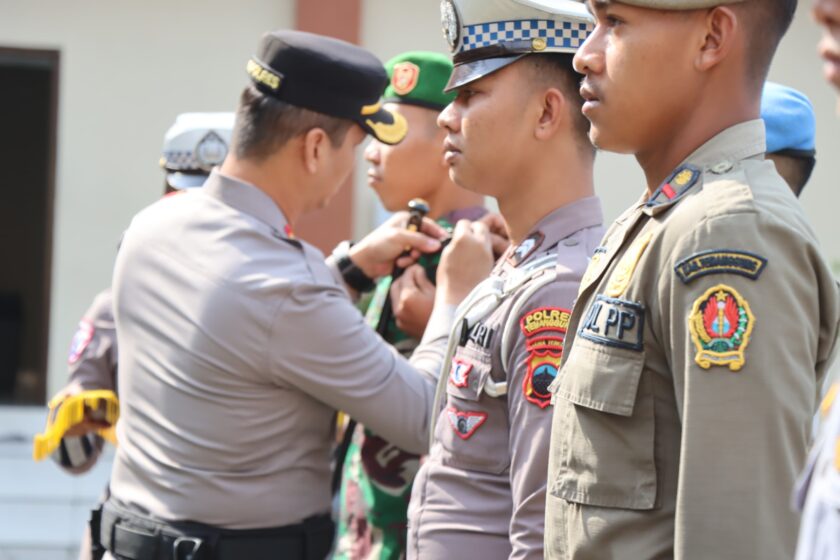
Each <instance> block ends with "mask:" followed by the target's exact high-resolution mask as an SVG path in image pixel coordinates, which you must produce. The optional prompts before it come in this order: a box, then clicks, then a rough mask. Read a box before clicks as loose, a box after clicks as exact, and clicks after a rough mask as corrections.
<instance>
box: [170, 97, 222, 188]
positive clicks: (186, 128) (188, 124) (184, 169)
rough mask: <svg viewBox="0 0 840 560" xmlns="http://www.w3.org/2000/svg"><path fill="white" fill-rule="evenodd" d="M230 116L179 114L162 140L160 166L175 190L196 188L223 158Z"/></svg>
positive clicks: (218, 114)
mask: <svg viewBox="0 0 840 560" xmlns="http://www.w3.org/2000/svg"><path fill="white" fill-rule="evenodd" d="M233 121H234V114H233V113H182V114H180V115H178V116H177V117H176V119H175V124H173V125H172V126H171V127H170V128H169V130H167V131H166V135H165V136H164V138H163V155H162V156H161V158H160V166H161V167H163V168H164V169H165V170H166V182H167V184H169V186H171V187H173V188H175V189H186V188H190V187H200V186H201V185H203V184H204V181H205V180H206V179H207V175H209V174H210V171H211V170H212V169H213V167H215V166H216V165H219V164H220V163H222V162H223V161H224V159H225V157H226V156H227V153H228V147H229V146H230V138H231V134H232V131H233Z"/></svg>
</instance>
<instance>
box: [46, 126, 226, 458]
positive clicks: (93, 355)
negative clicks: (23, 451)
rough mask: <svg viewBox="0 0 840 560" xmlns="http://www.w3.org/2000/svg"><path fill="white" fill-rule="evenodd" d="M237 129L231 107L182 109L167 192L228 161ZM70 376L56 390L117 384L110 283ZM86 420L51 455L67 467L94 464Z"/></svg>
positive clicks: (171, 133)
mask: <svg viewBox="0 0 840 560" xmlns="http://www.w3.org/2000/svg"><path fill="white" fill-rule="evenodd" d="M232 131H233V113H182V114H180V115H178V117H177V118H176V119H175V123H174V124H173V125H172V126H171V127H170V128H169V130H167V131H166V135H165V136H164V139H163V152H162V155H161V159H160V165H161V167H162V168H163V169H164V171H165V172H166V175H165V179H164V181H165V183H164V193H165V194H166V193H171V192H178V191H181V190H184V189H188V188H193V187H196V186H200V185H201V184H202V183H203V182H204V181H205V180H206V179H207V176H208V175H209V173H210V171H211V169H212V168H213V166H215V165H218V164H220V163H222V161H224V159H225V156H226V155H227V151H228V146H229V145H230V138H231V132H232ZM67 366H68V374H69V378H68V382H67V385H66V386H65V387H64V388H63V389H62V390H61V392H60V393H59V395H58V398H59V399H60V398H61V397H62V396H69V395H76V394H79V393H81V392H84V391H91V390H97V389H108V390H111V391H115V392H116V390H117V384H116V380H117V333H116V329H115V325H114V313H113V297H112V295H111V289H110V288H108V289H106V290H103V291H102V292H100V293H99V294H97V295H96V297H95V298H94V300H93V303H92V304H91V306H90V307H89V308H88V310H87V311H85V314H84V315H83V316H82V319H81V321H79V326H78V328H77V329H76V333H75V334H74V335H73V340H72V341H71V343H70V352H69V355H68V358H67ZM98 427H101V426H100V425H99V424H98V423H96V422H88V423H82V424H81V425H77V426H75V427H74V429H71V432H70V434H69V435H66V436H65V437H64V438H62V442H61V445H60V447H59V449H57V450H56V451H55V453H53V455H52V457H53V459H54V460H55V461H56V462H57V463H58V464H59V465H60V466H61V467H62V468H63V469H65V470H66V471H68V472H70V473H73V474H80V473H84V472H87V471H88V470H90V469H91V468H92V467H93V466H94V465H95V464H96V460H97V458H98V457H99V453H100V451H101V449H102V446H103V441H102V438H101V437H99V436H98V435H97V434H96V433H95V432H93V431H92V430H93V429H95V428H98Z"/></svg>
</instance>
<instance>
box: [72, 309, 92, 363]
mask: <svg viewBox="0 0 840 560" xmlns="http://www.w3.org/2000/svg"><path fill="white" fill-rule="evenodd" d="M95 331H96V329H95V328H94V326H93V323H91V322H90V321H88V320H87V319H82V321H81V322H80V323H79V328H78V330H76V334H74V335H73V340H72V341H71V342H70V354H69V356H68V357H67V362H68V363H69V364H70V365H72V364H75V363H76V362H78V361H79V359H81V357H82V354H84V353H85V349H87V347H88V345H89V344H90V341H91V340H93V333H94V332H95Z"/></svg>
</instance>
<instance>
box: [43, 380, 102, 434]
mask: <svg viewBox="0 0 840 560" xmlns="http://www.w3.org/2000/svg"><path fill="white" fill-rule="evenodd" d="M82 391H83V389H82V387H81V386H79V385H77V384H75V383H71V384H70V385H69V386H68V387H65V388H64V389H63V390H62V391H61V392H60V393H59V394H58V395H57V396H56V398H59V399H61V398H67V397H72V396H73V395H78V394H79V393H81V392H82ZM104 415H105V403H102V404H101V405H100V407H99V408H98V409H95V410H94V409H92V408H90V407H87V406H86V407H85V416H84V418H82V420H81V421H80V422H78V423H76V424H74V425H72V426H71V427H70V428H68V429H67V431H66V432H65V433H64V435H66V436H70V437H78V436H84V435H87V434H89V433H91V432H95V431H97V430H103V429H105V428H110V427H111V425H110V424H109V423H108V422H105V421H104V420H103V419H102V418H103V417H104Z"/></svg>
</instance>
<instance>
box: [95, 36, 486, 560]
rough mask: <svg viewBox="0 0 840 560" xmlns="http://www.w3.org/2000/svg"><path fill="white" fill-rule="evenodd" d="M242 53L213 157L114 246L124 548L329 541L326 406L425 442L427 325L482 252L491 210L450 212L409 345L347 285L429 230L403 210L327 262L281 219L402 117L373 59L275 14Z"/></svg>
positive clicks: (444, 329) (317, 549)
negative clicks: (365, 309) (224, 149)
mask: <svg viewBox="0 0 840 560" xmlns="http://www.w3.org/2000/svg"><path fill="white" fill-rule="evenodd" d="M247 70H248V73H249V75H250V78H251V84H250V85H249V86H248V87H247V88H246V89H245V91H244V92H243V93H242V97H241V100H240V106H239V109H238V112H237V118H236V119H237V120H236V125H235V127H234V140H233V145H232V147H231V152H230V154H229V156H228V158H227V159H226V160H225V162H224V164H223V165H222V166H221V168H220V169H219V170H217V171H214V172H213V173H212V174H211V175H210V178H209V179H208V180H207V182H206V183H205V184H204V186H203V187H202V188H201V189H196V190H193V191H190V192H188V193H186V194H181V195H178V196H172V197H167V198H165V199H163V200H161V201H159V202H158V203H156V204H154V205H152V206H151V207H149V208H147V209H146V210H144V211H143V212H141V213H140V214H138V215H137V216H136V217H135V218H134V220H133V222H132V224H131V226H130V227H129V229H128V231H127V232H126V234H125V236H124V239H123V244H122V247H121V250H120V253H119V256H118V258H117V263H116V267H115V272H114V297H115V313H116V324H117V333H118V338H119V344H120V356H119V383H120V392H121V395H122V398H123V403H124V404H123V408H122V416H121V419H120V422H119V424H118V430H117V435H118V438H119V440H120V442H121V443H120V446H119V448H118V450H117V455H116V459H115V462H114V469H113V472H112V480H111V492H112V495H111V498H110V499H109V501H108V502H107V503H106V504H105V507H104V509H103V511H102V515H101V520H100V531H99V535H100V537H101V540H102V543H103V544H104V545H105V546H106V547H107V548H108V550H109V551H110V553H111V554H112V555H113V556H114V557H117V558H132V559H135V558H136V559H150V558H156V559H157V558H204V559H220V560H225V559H234V558H236V559H238V558H253V559H256V560H259V559H262V558H306V559H315V558H324V557H325V556H326V555H327V553H328V552H329V550H330V545H331V539H332V522H331V520H330V515H329V511H330V501H331V500H330V485H329V479H330V476H329V472H330V461H329V458H330V448H331V443H332V441H333V439H334V437H333V436H334V434H333V430H334V415H335V411H336V410H339V409H340V410H344V411H347V412H348V413H349V414H351V415H352V416H353V417H354V418H358V419H359V420H360V421H361V422H363V423H364V424H365V425H367V426H370V427H371V428H372V429H374V430H376V431H377V432H378V433H380V434H382V435H383V437H386V438H387V439H389V440H390V441H393V442H395V443H396V444H398V445H399V446H401V447H403V448H405V449H408V450H411V451H414V452H423V451H425V449H426V445H427V442H428V429H429V423H430V411H431V404H432V400H433V393H434V382H435V380H436V378H437V375H438V372H439V370H440V364H441V360H442V357H443V348H442V346H441V344H439V343H438V344H434V343H433V341H435V339H442V338H443V337H445V334H446V333H448V331H449V329H450V323H451V320H452V313H453V310H454V307H453V305H454V304H457V303H458V301H459V300H460V299H461V298H462V297H463V296H464V295H466V293H468V292H469V290H470V289H471V288H472V287H473V286H474V285H475V284H476V283H477V282H478V281H479V280H480V279H481V278H482V277H483V276H484V275H486V274H487V272H488V271H489V269H490V266H491V265H492V250H491V248H490V240H489V236H488V234H487V231H486V228H484V227H483V226H481V225H470V224H469V223H466V222H462V223H459V225H458V227H457V229H456V232H455V234H454V236H453V241H452V243H450V245H449V247H448V248H447V250H446V252H445V254H444V256H443V259H442V262H441V270H442V271H443V275H442V277H441V282H440V283H439V289H438V294H440V295H439V296H437V298H438V299H437V303H438V305H436V308H435V310H434V311H433V313H432V317H431V319H430V322H429V328H428V329H427V331H426V332H427V336H426V340H427V341H432V342H430V343H429V344H426V345H421V347H420V348H419V349H418V350H417V352H415V354H414V356H413V357H412V362H411V363H409V362H407V361H405V360H404V359H403V358H402V357H401V356H399V354H398V353H396V352H395V351H393V350H392V349H391V348H390V347H389V346H387V345H386V344H384V343H383V342H382V340H381V339H380V338H379V337H378V336H377V335H376V334H375V333H374V332H373V331H372V330H371V329H370V328H369V327H368V326H367V325H365V323H364V320H363V318H362V316H361V315H360V314H359V312H358V311H357V310H356V308H355V307H354V306H353V304H352V301H351V299H350V297H348V296H350V295H356V294H357V293H358V292H360V291H364V290H367V289H369V288H372V287H373V278H374V277H376V276H381V275H384V274H386V273H389V272H390V271H391V269H392V267H393V264H394V261H395V259H397V262H398V263H401V264H402V265H403V266H405V265H407V264H408V261H409V260H410V259H411V258H412V255H411V254H409V255H408V256H407V257H405V258H400V259H398V257H400V255H401V254H404V253H403V252H404V251H406V252H407V253H412V254H414V255H416V254H419V251H426V252H431V251H436V250H438V249H439V247H440V243H439V242H438V241H437V240H435V239H432V238H431V237H429V236H427V235H425V234H423V233H421V232H410V231H407V230H406V229H405V221H406V217H405V216H400V215H398V216H396V217H395V218H394V219H392V220H391V221H389V222H387V223H386V224H385V226H383V227H382V228H380V229H379V230H377V231H376V232H374V233H373V234H371V235H370V236H368V237H367V238H366V239H364V240H362V241H360V242H359V243H358V244H356V245H354V246H352V247H351V248H349V249H346V251H345V252H343V253H337V254H336V255H335V256H334V258H332V259H330V261H329V262H325V260H324V258H323V255H322V254H321V253H320V252H319V251H318V250H317V249H315V248H313V247H312V246H310V245H309V244H307V243H306V242H304V241H301V240H299V239H297V238H295V236H294V231H293V224H294V223H295V221H296V220H297V219H298V218H299V217H300V215H301V214H303V213H304V212H307V211H309V210H312V209H314V208H316V207H319V206H321V205H323V204H324V203H325V202H326V201H327V200H328V199H329V198H330V197H331V196H332V195H333V194H334V193H335V191H336V190H337V189H338V187H339V185H341V184H342V182H343V181H344V180H345V179H346V178H347V176H348V174H349V173H350V171H351V168H352V164H353V161H354V151H355V147H356V146H357V145H359V144H360V143H361V142H362V140H363V139H364V137H365V134H366V133H369V134H372V135H374V136H376V138H377V139H379V140H380V141H383V142H386V143H394V142H398V141H400V140H401V139H402V137H403V136H404V135H405V122H404V121H403V120H401V119H400V118H399V116H398V115H396V114H391V113H389V112H387V111H384V110H383V109H382V107H381V104H380V101H379V97H380V95H381V94H382V92H383V90H384V89H385V86H386V84H387V76H386V73H385V70H384V68H383V67H382V64H381V63H380V62H379V61H378V60H377V59H376V58H375V57H373V55H371V54H370V53H368V52H367V51H365V50H363V49H361V48H359V47H356V46H353V45H350V44H348V43H345V42H343V41H338V40H334V39H329V38H325V37H320V36H317V35H312V34H309V33H303V32H296V31H278V32H274V33H269V34H266V35H265V36H264V37H263V39H262V41H261V42H260V45H259V48H258V51H257V54H256V55H255V56H254V57H253V58H252V59H251V60H250V61H249V62H248V65H247ZM422 227H423V230H424V231H426V232H428V233H430V234H432V235H436V236H440V235H442V234H443V231H442V230H441V229H440V228H439V227H438V226H436V225H435V224H434V223H432V222H431V221H428V220H427V221H426V222H424V223H423V225H422ZM476 247H477V248H478V250H470V251H469V252H468V253H466V254H465V255H463V256H462V255H461V251H462V250H463V249H464V248H468V249H475V248H476ZM345 248H346V245H345ZM407 249H408V250H407ZM453 273H457V276H456V275H455V274H453Z"/></svg>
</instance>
